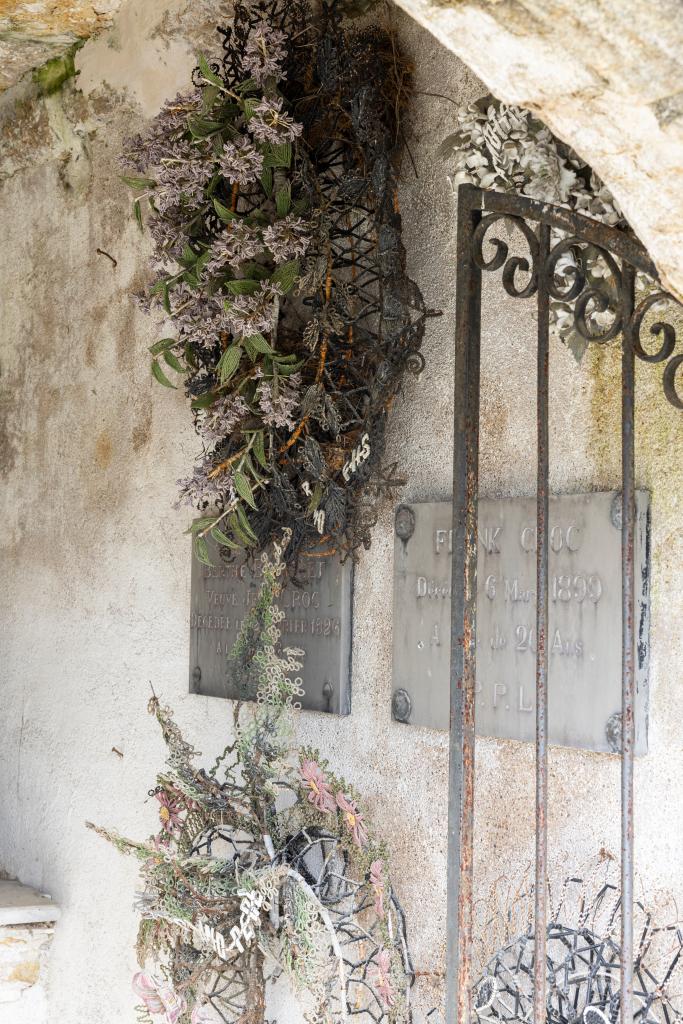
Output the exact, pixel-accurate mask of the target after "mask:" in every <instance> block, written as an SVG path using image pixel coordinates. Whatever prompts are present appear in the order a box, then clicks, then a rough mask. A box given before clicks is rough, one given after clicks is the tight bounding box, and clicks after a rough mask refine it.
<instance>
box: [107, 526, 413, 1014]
mask: <svg viewBox="0 0 683 1024" xmlns="http://www.w3.org/2000/svg"><path fill="white" fill-rule="evenodd" d="M287 539H288V538H285V545H286V540H287ZM285 545H283V546H279V545H276V546H275V551H274V558H273V560H272V561H271V560H270V559H269V558H268V557H267V555H266V553H263V554H262V556H261V560H262V566H263V584H262V587H261V590H260V592H259V597H258V600H257V602H256V604H255V606H254V608H253V610H252V612H251V613H250V615H249V616H248V618H247V619H246V620H245V623H244V625H243V627H242V630H241V632H240V635H239V638H238V640H237V642H236V644H235V647H234V649H233V652H232V654H231V659H232V660H233V662H234V663H235V667H236V670H238V671H240V672H241V673H242V674H243V675H244V676H245V677H246V678H248V679H249V680H253V681H255V682H256V683H257V686H258V704H257V706H256V708H255V709H254V708H253V707H246V706H242V705H239V704H238V705H236V706H235V711H234V723H235V740H234V742H233V743H232V744H230V745H229V746H227V747H226V748H225V750H224V751H223V752H222V753H221V754H220V755H219V757H218V758H217V759H216V761H215V763H214V765H213V767H211V768H210V769H208V770H207V769H205V768H199V767H198V766H197V764H196V760H197V758H198V757H199V756H200V755H199V754H198V752H197V751H195V750H194V748H193V747H192V746H191V745H190V744H189V743H187V742H186V741H185V740H184V739H183V737H182V735H181V733H180V730H179V729H178V726H177V725H176V724H175V722H174V720H173V716H172V713H171V711H170V710H169V709H168V708H166V707H163V706H162V705H161V704H160V702H159V700H158V699H157V698H156V697H153V699H152V700H151V701H150V707H149V710H150V712H151V713H152V714H154V715H155V717H156V718H157V720H158V722H159V725H160V727H161V730H162V734H163V737H164V740H165V742H166V745H167V748H168V756H167V762H166V769H165V770H164V771H162V772H161V773H160V774H159V775H158V776H157V783H156V786H155V787H154V788H153V789H152V790H151V791H150V794H149V795H150V797H152V798H153V799H155V800H156V801H158V812H159V831H158V833H157V834H156V835H153V836H151V837H150V838H149V839H148V840H146V841H145V842H135V841H132V840H129V839H125V838H124V837H122V836H120V835H118V834H117V833H115V832H111V831H108V830H106V829H103V828H100V827H99V826H94V825H92V824H90V823H89V827H90V828H92V829H94V830H95V831H96V832H98V833H99V834H100V835H102V836H103V837H104V838H106V839H108V840H109V841H110V842H111V843H113V844H114V845H115V846H116V847H117V849H119V850H120V851H121V852H122V853H126V854H132V855H134V856H136V857H137V858H138V859H139V861H140V870H141V875H142V878H143V883H144V887H143V890H142V892H141V893H139V894H138V898H137V904H136V906H137V909H138V911H139V913H140V916H141V922H140V928H139V933H138V959H139V962H140V966H141V968H142V970H141V971H140V973H139V974H137V975H136V976H135V978H134V982H133V987H134V989H135V992H136V994H137V995H138V996H139V998H140V1001H141V1002H140V1007H139V1019H140V1021H145V1022H147V1024H152V1022H153V1024H238V1022H239V1024H264V1022H265V1010H266V991H267V986H268V984H269V983H271V982H273V981H274V980H276V979H277V978H278V977H279V976H280V975H282V974H285V975H287V977H288V978H289V979H290V981H291V982H292V984H293V987H294V989H295V991H297V992H298V993H300V995H301V1001H302V1007H303V1008H304V1012H305V1014H306V1018H307V1019H308V1020H309V1021H313V1022H320V1024H341V1022H343V1021H348V1020H349V1019H350V1018H351V1017H353V1018H354V1019H355V1020H358V1022H359V1024H370V1022H374V1024H410V1021H411V1005H410V989H411V986H412V983H413V980H414V972H413V968H412V964H411V958H410V953H409V950H408V944H407V939H406V924H405V918H404V915H403V911H402V909H401V906H400V904H399V902H398V899H397V897H396V894H395V892H394V889H393V886H392V882H391V876H390V872H389V861H388V856H387V851H386V848H385V846H384V844H383V843H382V842H381V841H380V840H379V839H377V838H376V836H375V835H374V834H373V830H372V828H371V826H370V824H369V822H368V820H367V817H366V815H365V813H364V811H363V803H362V800H361V798H360V797H359V795H358V794H357V793H356V792H355V790H354V789H353V788H352V787H351V786H350V785H349V784H348V783H347V782H345V780H344V779H343V778H341V777H340V776H338V775H335V774H334V773H333V772H332V771H331V770H330V768H329V767H328V765H327V763H326V762H325V761H324V760H323V759H321V757H320V755H319V754H318V752H317V751H314V750H311V749H309V748H305V747H296V746H293V745H292V741H291V732H292V725H293V719H294V715H295V709H296V706H297V705H296V700H297V697H298V696H300V694H301V689H300V685H301V680H300V678H298V677H296V676H295V675H294V673H296V672H297V671H298V669H299V668H300V667H301V661H300V658H301V656H302V654H303V652H302V651H300V650H297V649H292V648H285V649H284V650H281V649H280V647H279V638H280V630H279V628H278V623H279V622H280V621H281V619H282V618H283V616H284V613H283V612H281V611H280V610H279V609H278V608H277V605H276V603H275V602H276V599H277V595H278V593H279V590H280V585H281V584H280V580H281V578H282V575H283V572H284V568H285V566H284V562H283V550H284V546H285Z"/></svg>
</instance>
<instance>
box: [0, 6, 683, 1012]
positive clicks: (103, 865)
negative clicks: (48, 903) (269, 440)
mask: <svg viewBox="0 0 683 1024" xmlns="http://www.w3.org/2000/svg"><path fill="white" fill-rule="evenodd" d="M210 6H211V5H210V4H207V5H206V6H205V7H204V8H203V9H202V10H203V13H202V14H201V16H199V15H198V13H197V10H198V8H197V5H196V4H193V5H190V6H189V7H187V8H186V7H185V6H184V5H182V4H181V3H180V2H179V0H178V2H176V3H174V4H168V3H163V4H162V3H160V2H159V0H154V2H151V0H146V2H143V0H131V2H130V3H128V4H127V6H126V8H125V12H124V14H125V17H122V18H121V19H120V20H119V21H117V24H116V27H115V30H114V32H115V34H114V35H111V36H108V35H107V34H105V35H103V36H102V37H100V39H98V40H97V41H92V42H90V43H88V44H86V46H85V47H84V48H83V50H81V51H80V53H79V56H78V63H79V65H80V67H81V68H82V74H81V76H80V79H79V80H78V84H79V87H80V91H79V90H76V89H75V88H74V87H73V85H71V86H67V87H66V90H65V91H64V92H63V94H61V95H60V96H56V97H52V98H50V99H49V100H48V101H45V100H36V99H35V97H32V96H31V95H30V92H29V91H28V90H24V91H23V92H22V94H21V95H18V94H16V93H15V94H13V95H10V94H7V95H6V97H5V107H4V112H3V117H4V128H3V129H2V131H3V135H2V140H3V145H2V154H3V168H4V170H3V173H4V175H5V180H4V181H3V184H2V190H1V192H0V218H1V220H2V224H3V229H4V240H3V278H2V290H3V318H2V326H1V327H0V330H1V331H2V363H3V367H2V369H3V387H4V391H3V399H2V414H3V424H4V428H3V429H4V434H3V438H4V440H3V443H2V446H1V450H2V457H3V461H2V472H3V487H2V502H3V506H2V509H3V517H2V522H3V531H2V561H3V568H4V579H5V586H4V587H3V589H2V594H1V596H0V602H1V604H2V608H1V612H0V614H2V618H3V622H4V624H5V636H4V644H3V646H4V650H3V658H2V666H3V669H2V670H3V715H2V718H1V720H0V778H1V779H2V780H3V781H2V786H0V865H2V867H4V868H5V869H7V870H8V871H10V872H11V873H12V874H16V875H17V876H19V877H20V878H21V880H22V881H26V882H30V883H32V884H34V885H36V886H37V887H38V888H40V889H44V890H46V891H49V892H50V893H51V894H52V896H53V897H54V898H55V900H56V901H57V902H58V903H59V904H60V906H61V907H62V911H63V916H62V919H61V921H60V922H59V924H58V926H57V929H56V933H55V938H54V943H53V947H52V955H51V960H50V969H49V976H48V983H47V993H48V1000H49V1004H48V1005H49V1017H48V1019H49V1020H50V1021H68V1022H69V1024H72V1022H74V1024H81V1022H86V1021H90V1020H97V1021H100V1022H102V1024H121V1022H122V1021H126V1020H132V1019H133V1016H132V1006H133V1002H134V999H133V995H132V993H131V991H130V977H131V975H132V973H133V971H134V970H135V959H134V953H133V948H132V947H133V943H134V938H135V915H134V913H133V911H132V901H133V894H134V891H135V885H136V865H135V863H134V862H132V861H128V860H125V859H124V858H122V857H120V856H119V855H118V854H116V852H115V851H114V850H112V849H111V848H109V847H108V846H106V845H105V844H104V843H103V842H102V841H101V840H99V839H98V838H97V837H96V836H94V835H93V834H92V833H89V832H87V831H86V830H85V829H84V826H83V822H84V821H85V820H86V819H90V820H94V821H97V822H101V823H103V824H106V825H115V826H117V827H118V828H119V829H120V830H121V831H122V832H124V833H127V834H131V835H143V836H144V835H147V834H148V833H149V832H150V831H151V829H152V828H154V827H155V826H154V822H155V812H154V808H153V807H152V806H151V803H150V802H146V803H145V802H144V796H145V794H146V793H147V791H148V789H149V787H150V785H151V783H152V780H153V777H154V774H155V772H156V771H157V769H158V767H159V765H160V764H161V762H162V758H163V746H162V742H161V738H160V736H159V735H158V731H157V729H156V728H155V725H154V722H153V721H152V720H151V719H150V718H148V716H147V715H146V714H145V707H146V703H147V699H148V697H149V692H150V690H149V684H150V682H151V683H152V684H153V685H154V688H155V690H156V692H157V693H160V694H162V695H163V697H164V698H165V699H167V700H168V701H169V702H170V703H172V704H173V705H174V706H175V707H176V708H177V717H178V721H179V723H180V724H181V726H182V727H183V729H184V730H186V731H187V734H188V736H189V738H191V739H192V740H193V742H195V743H196V744H197V746H199V747H200V749H202V750H203V751H204V753H205V755H206V757H207V759H210V758H212V757H213V756H215V753H216V752H217V751H218V750H219V749H220V748H222V746H223V744H224V740H225V736H226V732H227V730H228V728H229V708H228V706H227V705H226V704H225V703H224V702H221V701H219V700H215V699H211V698H204V697H197V696H190V695H189V694H187V692H186V689H187V643H188V637H187V614H188V607H189V575H190V556H189V550H188V549H187V546H186V538H184V537H183V535H182V531H183V530H184V528H185V526H186V516H185V514H184V513H182V512H180V513H178V512H174V511H173V510H172V507H171V506H172V502H173V500H174V497H175V480H176V479H177V478H178V477H180V476H181V475H183V473H184V472H185V471H186V468H187V465H188V462H189V460H190V459H193V458H194V456H195V455H196V453H197V448H198V446H197V442H196V439H195V438H194V436H193V433H192V430H191V425H190V418H189V415H188V411H187V409H186V406H185V404H184V401H183V398H182V396H181V395H180V394H179V393H175V392H174V393H171V392H169V391H167V390H165V389H162V388H160V387H158V385H156V384H155V383H154V382H153V381H152V380H151V378H150V373H149V359H148V354H147V345H149V344H150V343H151V342H152V341H154V340H155V339H156V337H157V335H156V332H155V330H154V327H153V325H152V324H151V323H150V322H149V321H148V320H146V319H145V318H144V317H143V316H142V315H141V314H140V313H139V312H138V311H137V310H136V308H135V306H134V305H133V303H132V301H131V298H130V292H131V291H132V290H133V289H137V288H139V287H140V286H141V285H142V283H143V281H144V277H145V257H146V253H147V251H148V249H147V246H148V243H147V240H146V238H145V236H141V235H140V233H139V231H138V229H137V227H136V226H135V223H134V221H133V219H132V217H131V215H130V201H129V196H128V195H126V193H125V191H124V189H123V188H122V186H121V184H120V182H119V181H118V178H117V167H116V163H115V161H116V156H117V153H118V151H119V149H120V143H121V138H122V135H123V134H124V133H128V132H130V131H131V130H134V129H135V128H136V126H137V125H138V124H139V123H140V121H141V118H142V116H143V115H149V114H151V113H153V112H154V110H155V109H156V108H157V107H158V105H159V103H160V102H161V101H162V99H163V98H164V97H165V96H170V95H174V94H175V92H176V91H177V90H178V89H179V88H181V87H182V86H183V85H184V83H185V82H186V80H187V74H188V71H189V69H190V68H191V66H192V63H193V57H192V52H193V49H194V48H195V46H197V45H199V44H200V43H201V44H202V45H204V42H205V40H206V38H207V34H208V31H209V28H210V24H211V19H210V18H209V17H208V16H207V11H208V12H209V13H210ZM188 12H189V13H190V14H191V15H192V18H190V17H189V16H188ZM394 21H395V25H396V27H397V29H398V31H399V34H400V39H401V42H402V45H403V46H404V47H405V49H406V50H407V52H408V53H409V54H410V55H411V56H412V58H413V60H414V61H415V66H416V90H417V92H416V96H415V100H414V102H413V104H412V106H411V108H410V110H409V111H407V113H406V121H405V125H404V130H405V134H406V139H407V141H408V145H409V147H410V151H411V154H412V157H413V160H414V162H415V167H416V170H415V171H413V170H412V169H411V166H410V161H409V160H407V161H406V166H405V175H404V183H403V187H402V192H401V205H402V209H403V213H404V223H405V241H406V246H407V249H408V253H409V262H410V271H411V273H412V275H413V276H414V277H415V278H416V279H417V280H418V282H419V284H420V286H421V287H422V289H423V291H424V294H425V299H426V301H427V304H428V305H429V306H431V307H436V308H442V309H443V310H444V315H443V316H442V317H441V318H440V319H438V320H432V321H430V325H429V331H428V334H427V337H426V340H425V348H424V352H425V356H426V358H427V366H426V369H425V372H424V374H423V375H422V377H421V379H420V380H418V381H413V380H410V381H409V382H408V384H407V386H406V390H405V395H404V397H403V398H402V399H401V401H399V402H398V403H397V405H396V408H395V411H394V414H393V417H392V421H391V427H390V434H389V453H388V456H389V458H399V459H400V460H401V465H402V467H403V468H404V469H405V471H406V473H407V475H408V476H409V484H408V487H407V488H406V490H405V495H404V496H405V498H406V500H426V499H435V498H436V499H445V498H447V497H448V496H449V493H450V489H451V458H452V427H451V423H452V412H453V405H452V391H453V382H452V374H453V356H452V351H453V341H452V339H453V310H454V298H455V295H454V290H455V211H454V208H453V199H452V195H451V192H450V187H449V186H448V184H447V182H446V179H445V174H444V173H443V168H442V167H441V166H440V164H439V162H438V159H437V158H436V151H437V149H438V146H439V144H440V142H441V140H442V138H443V137H444V136H445V135H446V134H447V133H448V131H449V130H450V128H451V125H450V117H451V114H452V111H453V109H454V108H453V102H456V103H462V102H469V101H471V100H474V99H475V98H477V97H478V96H479V95H481V94H482V92H484V91H485V87H484V85H483V84H482V83H481V82H479V81H477V80H476V79H475V78H474V77H473V76H472V74H471V73H470V72H468V71H467V69H466V68H465V67H464V65H463V64H462V63H461V62H460V61H459V60H458V59H457V58H455V57H454V56H453V55H452V54H451V53H449V52H448V51H447V50H446V49H444V48H442V47H441V46H439V45H438V44H437V43H436V42H435V40H434V39H433V37H432V36H431V35H430V34H429V33H428V32H426V31H424V30H423V29H420V28H419V27H417V26H416V25H415V24H414V23H413V22H411V21H410V20H409V19H408V18H407V17H405V16H403V15H400V14H395V16H394ZM434 93H440V94H443V95H444V96H447V97H450V100H449V99H442V98H439V97H438V96H434V95H433V94H434ZM584 155H585V156H586V157H588V158H590V156H591V154H590V153H589V152H584ZM678 226H679V227H680V222H679V225H678ZM98 249H101V250H103V251H104V252H106V253H108V254H109V255H110V256H111V257H113V259H114V260H115V261H116V263H115V264H114V263H113V262H112V261H111V260H110V259H109V258H108V257H107V256H106V255H102V254H100V253H98V251H97V250H98ZM488 288H490V292H489V293H488V295H489V298H490V300H491V307H490V308H491V310H492V312H491V313H490V315H489V317H488V318H487V321H486V325H485V327H486V330H485V352H484V367H483V396H482V400H483V437H482V460H481V462H482V465H481V471H482V486H483V489H484V492H485V493H487V494H490V495H503V494H525V493H532V491H533V485H534V437H535V422H534V405H535V394H534V365H535V355H534V350H533V343H532V339H533V327H534V324H533V310H532V309H531V308H530V307H529V306H527V305H525V304H524V303H521V302H517V303H514V302H509V303H508V302H503V301H502V297H501V294H500V292H499V291H498V289H497V288H496V287H494V286H493V284H491V285H489V284H487V289H488ZM552 359H553V362H552V392H553V393H552V403H553V406H552V407H553V418H552V453H553V454H552V463H553V471H552V484H553V487H554V489H555V490H557V491H562V490H565V491H570V490H583V489H588V488H606V487H612V486H614V485H616V483H617V481H618V479H619V456H618V444H617V438H618V430H619V427H618V408H619V383H618V375H617V371H618V356H617V354H616V352H615V351H614V350H613V349H608V350H607V351H604V352H600V353H597V352H595V353H590V354H589V355H588V356H587V357H586V358H585V360H584V362H583V363H582V364H581V366H579V367H577V366H576V364H575V362H574V360H573V358H572V357H571V355H570V354H569V353H568V352H567V351H566V350H565V349H563V348H561V347H560V346H559V345H557V344H554V345H553V352H552ZM659 373H660V371H659V370H658V368H656V367H655V368H652V367H642V366H641V367H639V378H638V388H639V391H638V395H639V419H638V430H639V450H638V456H639V464H638V465H639V468H638V482H639V484H641V485H643V486H647V487H649V488H651V490H652V507H653V558H654V567H655V569H654V575H653V617H652V699H651V709H652V710H651V729H650V753H649V754H648V756H647V757H646V758H644V759H643V760H642V762H640V763H639V765H638V769H637V799H638V812H637V834H638V846H637V861H638V867H639V870H640V871H641V872H642V874H643V875H644V877H645V880H646V882H647V885H648V887H649V888H650V890H652V889H653V888H657V887H659V886H665V887H669V888H673V889H675V890H676V891H677V893H678V896H679V902H680V898H681V897H682V896H683V854H682V852H681V849H680V844H679V843H678V842H677V837H676V827H675V823H676V822H677V821H678V820H679V819H680V817H681V814H682V813H683V792H682V791H681V787H680V786H678V785H677V780H678V779H680V776H681V772H682V771H683V750H682V749H681V742H680V727H679V723H680V721H681V717H682V715H683V707H682V703H683V689H682V688H681V687H680V685H679V678H680V676H681V669H682V668H683V642H682V641H681V637H680V630H679V629H678V628H677V623H679V622H680V621H681V616H682V613H683V588H681V584H680V578H679V576H678V573H679V567H680V564H681V556H682V555H683V519H682V517H681V503H680V497H679V495H680V493H681V485H682V483H683V480H682V476H683V471H682V470H681V466H680V460H679V459H677V458H676V454H675V453H676V451H677V450H678V451H680V444H681V441H682V440H683V425H682V419H681V417H680V416H678V417H677V415H676V413H675V412H674V411H673V410H672V409H671V408H670V407H669V406H667V404H666V403H665V401H664V399H663V397H662V395H661V389H660V384H659ZM677 446H678V448H677ZM392 551H393V507H392V506H391V505H390V504H387V505H386V506H385V508H384V511H383V514H382V517H381V519H380V521H379V523H378V525H377V528H376V530H375V534H374V542H373V546H372V549H371V550H370V551H369V552H367V553H364V554H363V555H362V557H361V559H360V562H359V565H358V567H357V571H356V577H355V595H354V648H353V664H354V677H353V712H352V715H351V716H350V717H349V718H348V719H345V720H341V721H339V720H330V719H328V718H326V717H323V716H316V715H302V716H301V719H300V726H299V728H300V735H301V738H302V740H304V741H307V742H311V743H313V744H315V745H317V746H319V747H320V748H321V750H323V751H324V752H325V756H326V757H328V758H329V760H330V762H331V763H332V764H333V765H335V766H338V767H339V768H340V769H341V770H342V771H343V772H344V775H345V776H346V777H347V778H348V779H349V780H350V781H352V782H353V783H354V784H356V785H357V786H358V787H359V789H361V790H362V791H363V792H365V793H366V794H367V797H368V806H369V808H370V811H371V814H372V816H373V818H374V820H375V822H376V823H377V826H378V828H379V829H381V830H382V831H383V832H384V834H385V835H386V837H387V841H388V844H389V848H390V850H391V853H392V857H393V860H394V864H395V872H396V878H397V880H398V886H399V889H400V895H401V897H402V900H403V902H404V905H405V907H406V911H407V914H408V921H409V926H410V930H411V935H412V942H413V946H414V950H415V964H416V967H417V969H418V970H419V971H421V972H427V973H426V974H424V975H423V976H422V977H421V979H420V981H419V982H418V988H417V992H418V1005H419V1006H420V1007H421V1008H422V1009H424V1008H426V1007H429V1006H431V1005H433V1004H434V1003H435V1002H436V1001H438V998H439V991H440V973H439V972H441V971H442V970H443V957H444V947H443V936H444V911H445V884H446V882H445V846H446V803H447V793H446V775H447V738H446V735H445V734H444V733H439V732H435V731H431V730H426V729H410V728H406V727H405V726H401V725H398V724H396V723H393V722H392V721H391V715H390V695H391V644H392V616H391V603H392V578H391V571H390V569H391V561H392ZM114 747H115V748H117V749H118V750H119V751H120V752H121V753H122V754H123V757H120V756H118V755H117V754H116V753H115V752H114V751H113V748H114ZM477 772H478V787H479V789H478V793H479V798H478V803H477V864H478V876H479V878H480V880H481V881H482V883H483V882H485V881H487V880H490V879H491V878H492V877H495V876H496V875H498V874H501V873H505V872H507V871H508V870H509V871H510V872H512V871H517V870H518V869H519V868H523V867H524V866H525V865H526V864H527V863H528V860H529V857H530V853H531V850H532V842H533V838H532V837H533V817H532V808H533V765H532V751H531V749H530V748H529V747H528V746H524V745H519V744H514V743H512V742H498V741H492V740H482V741H481V742H480V743H479V745H478V761H477ZM550 788H551V809H550V840H551V849H552V851H553V864H554V867H553V870H554V872H555V873H556V874H558V873H559V874H562V873H563V872H564V871H566V870H570V869H572V870H573V869H574V868H575V867H576V866H577V865H580V864H581V863H583V861H584V860H585V859H586V858H587V857H589V856H594V855H595V854H596V853H597V852H598V851H599V850H600V849H601V848H603V847H604V848H607V849H611V850H615V849H617V848H618V824H617V823H618V763H617V761H616V760H615V759H614V758H612V757H608V756H602V755H592V754H586V753H582V752H579V751H572V750H554V751H553V752H552V755H551V780H550ZM430 972H434V973H430ZM418 1019H419V1018H418ZM10 1021H11V1019H10ZM3 1024H4V1020H3ZM11 1024H14V1022H13V1021H11Z"/></svg>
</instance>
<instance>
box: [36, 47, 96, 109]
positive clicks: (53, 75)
mask: <svg viewBox="0 0 683 1024" xmlns="http://www.w3.org/2000/svg"><path fill="white" fill-rule="evenodd" d="M84 42H85V40H84V39H79V40H78V42H76V43H74V44H73V46H70V47H69V49H68V50H67V51H66V52H65V53H63V54H62V56H61V57H53V58H52V59H51V60H47V61H45V63H44V64H41V66H40V67H39V68H36V69H35V71H34V72H33V81H34V82H35V83H36V85H37V86H38V91H39V92H40V94H41V96H50V95H51V94H52V93H54V92H57V91H58V90H59V89H61V87H62V86H63V85H64V83H65V82H67V81H68V80H69V79H70V78H75V77H76V64H75V61H74V57H75V56H76V52H77V51H78V50H80V48H81V46H83V43H84Z"/></svg>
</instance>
